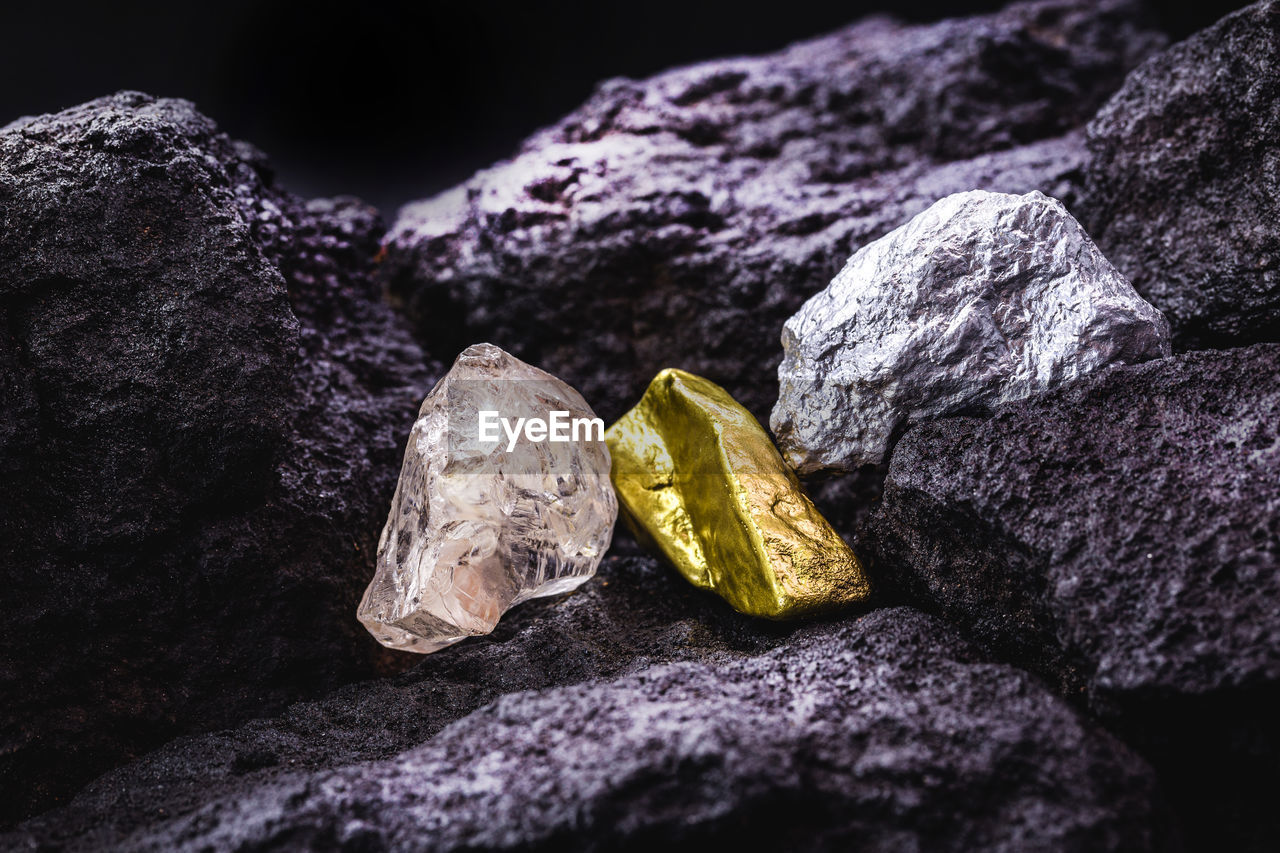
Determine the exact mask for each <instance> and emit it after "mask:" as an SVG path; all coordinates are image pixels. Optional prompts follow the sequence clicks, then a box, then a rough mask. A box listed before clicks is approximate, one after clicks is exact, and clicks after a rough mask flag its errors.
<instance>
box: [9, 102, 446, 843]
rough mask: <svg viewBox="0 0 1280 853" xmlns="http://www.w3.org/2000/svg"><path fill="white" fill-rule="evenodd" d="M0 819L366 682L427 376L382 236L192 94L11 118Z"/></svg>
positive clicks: (366, 212)
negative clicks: (391, 283) (161, 747)
mask: <svg viewBox="0 0 1280 853" xmlns="http://www.w3.org/2000/svg"><path fill="white" fill-rule="evenodd" d="M0 222H2V223H3V228H0V411H3V413H4V416H3V418H0V471H2V472H3V477H4V494H3V496H0V588H3V593H0V595H2V596H3V599H2V600H3V602H4V611H5V616H4V619H3V620H2V621H0V695H3V696H4V697H5V699H4V702H3V703H2V704H0V732H3V735H2V737H3V741H2V744H0V819H3V818H14V817H17V816H21V815H23V814H24V813H28V812H29V811H30V810H32V809H34V808H37V807H44V806H49V805H52V804H54V803H56V802H57V801H58V800H59V798H60V797H61V796H63V795H65V794H67V793H68V792H70V791H73V790H75V789H76V788H77V787H78V786H79V785H80V784H83V783H84V782H85V781H87V780H88V779H90V778H92V777H93V776H94V775H96V774H97V773H99V772H101V771H102V770H103V769H105V768H107V767H109V766H111V765H112V764H115V763H118V762H120V761H121V760H123V759H127V758H129V757H132V756H134V755H137V754H138V753H139V752H140V751H142V750H145V749H148V748H151V747H153V746H155V745H157V744H159V743H161V742H163V741H164V740H166V739H168V738H169V737H172V736H173V735H175V734H179V733H182V732H186V731H193V730H202V729H203V730H208V729H212V728H217V727H222V726H227V725H232V724H235V723H238V722H241V721H243V720H245V719H247V718H249V717H252V716H257V715H261V714H263V713H269V712H271V711H273V710H275V709H278V708H280V707H283V705H284V704H285V703H287V702H289V701H296V700H297V699H299V698H302V697H305V696H308V695H317V692H318V691H321V690H324V689H327V688H331V687H332V686H334V685H336V684H339V683H342V682H343V681H347V680H351V679H352V678H354V677H357V675H358V674H366V675H367V674H368V673H369V672H371V671H374V670H375V669H376V667H377V666H378V665H379V661H380V660H385V658H383V657H381V656H380V653H379V652H378V647H377V645H376V644H375V643H373V642H372V641H371V640H370V639H369V638H368V636H367V635H365V633H364V631H363V629H361V628H360V626H359V625H358V624H357V623H356V622H355V620H354V619H353V618H352V614H353V613H354V610H355V606H356V603H357V602H358V601H359V599H360V592H361V589H362V588H363V585H364V583H365V582H366V581H367V579H368V577H369V575H370V573H371V572H372V566H373V552H374V549H375V547H376V544H377V536H378V531H379V529H380V528H381V525H382V523H383V521H384V520H385V518H386V507H387V501H389V500H390V497H391V494H392V492H393V490H394V488H395V472H396V460H397V456H398V454H399V452H400V447H401V446H402V444H403V441H404V435H405V434H406V432H407V430H408V427H409V425H410V424H411V422H412V416H413V411H414V408H415V406H416V405H417V402H418V400H420V399H421V397H422V394H423V393H425V391H426V389H427V388H428V387H430V380H431V378H432V376H431V365H429V364H428V362H427V361H426V359H425V358H424V356H423V354H422V351H421V350H420V348H419V347H418V345H417V344H415V343H414V342H413V341H412V339H411V338H410V337H409V335H408V334H407V332H406V331H405V330H404V329H402V328H401V326H400V325H399V324H398V322H397V320H396V319H395V317H394V316H393V314H392V313H391V311H390V310H389V308H388V307H386V306H385V305H384V304H383V303H382V302H381V301H380V299H379V291H378V288H377V287H376V286H375V285H374V284H372V283H371V276H370V272H371V268H372V259H373V256H374V253H375V252H376V251H377V249H378V241H379V238H380V235H381V225H380V223H379V219H378V216H377V213H376V211H374V210H372V209H371V208H368V207H366V206H365V205H363V204H361V203H359V202H358V201H355V200H353V199H338V200H332V201H328V200H321V201H313V202H304V201H302V200H300V199H297V198H295V197H293V196H291V195H289V194H287V193H285V192H284V191H282V190H281V189H279V188H278V187H276V186H275V185H274V184H273V183H272V179H271V175H270V170H269V168H268V166H267V164H266V162H265V160H264V158H263V156H262V155H261V154H260V153H258V152H256V151H255V150H254V149H252V148H250V147H249V146H246V145H243V144H241V143H237V142H233V141H231V140H230V139H228V138H227V137H225V136H223V135H222V134H220V133H218V132H217V129H216V128H215V126H214V125H213V123H212V122H211V121H209V119H207V118H205V117H204V116H202V115H200V114H199V113H198V112H196V111H195V109H194V108H193V106H192V105H191V104H189V103H187V102H185V101H177V100H156V99H153V98H151V97H148V96H146V95H141V94H137V93H121V94H118V95H115V96H113V97H109V98H102V99H100V100H97V101H92V102H90V103H87V104H84V105H82V106H79V107H75V108H72V109H69V110H66V111H64V112H61V113H57V114H54V115H46V116H41V117H38V118H27V119H22V120H19V121H17V122H14V123H12V124H10V125H8V126H7V127H5V128H4V129H3V130H0Z"/></svg>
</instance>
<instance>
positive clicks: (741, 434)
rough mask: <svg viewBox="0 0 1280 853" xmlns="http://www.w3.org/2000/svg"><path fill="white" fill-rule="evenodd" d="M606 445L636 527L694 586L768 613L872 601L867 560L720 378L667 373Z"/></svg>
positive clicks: (790, 614)
mask: <svg viewBox="0 0 1280 853" xmlns="http://www.w3.org/2000/svg"><path fill="white" fill-rule="evenodd" d="M605 441H606V442H607V443H608V445H609V453H610V455H611V456H612V458H613V470H612V473H611V477H612V479H613V486H614V488H615V489H616V490H617V492H618V498H619V500H620V502H621V504H622V508H623V512H624V517H625V518H626V520H627V523H628V526H630V527H631V529H632V530H633V531H634V532H635V534H636V536H637V538H639V539H640V541H641V542H643V543H645V544H646V545H648V546H650V547H652V548H656V549H657V550H658V551H660V552H661V553H662V554H663V556H665V557H666V558H667V559H668V560H670V561H671V562H672V563H674V564H675V567H676V568H677V569H679V570H680V573H681V574H682V575H684V576H685V577H686V578H688V579H689V581H690V582H691V583H693V585H694V586H698V587H702V588H703V589H709V590H712V591H714V592H716V593H717V594H719V595H720V596H721V597H722V598H724V599H725V600H726V601H728V602H729V604H730V605H732V606H733V608H734V609H735V610H739V611H741V612H743V613H749V614H751V615H753V616H764V617H766V618H769V619H791V618H795V617H798V616H806V615H809V614H813V613H819V612H824V611H830V610H834V609H836V608H839V607H842V606H844V605H846V604H851V603H853V602H857V601H862V600H864V599H866V597H867V595H868V592H869V588H868V585H867V578H866V575H865V574H864V573H863V570H862V565H861V564H860V563H859V562H858V558H857V557H856V556H854V554H853V552H852V551H850V550H849V546H848V545H846V544H845V543H844V540H842V539H841V538H840V536H839V535H838V534H837V533H836V532H835V530H833V529H832V528H831V525H830V524H828V523H827V520H826V519H825V518H823V517H822V515H821V514H820V513H819V512H818V510H817V508H816V507H815V506H814V505H813V502H812V501H810V500H809V498H808V497H807V496H806V495H805V494H804V492H803V491H801V489H800V483H799V481H798V480H797V479H796V476H795V474H794V473H792V471H791V469H790V468H788V467H787V465H786V463H785V462H783V460H782V456H781V455H780V454H779V453H778V451H777V449H776V448H775V447H774V446H773V442H771V441H770V440H769V436H768V435H767V434H766V433H765V431H764V428H763V427H761V426H760V422H759V421H757V420H756V419H755V418H754V417H752V415H751V413H750V412H748V411H747V410H746V409H744V408H743V407H742V406H740V405H739V404H738V402H737V401H736V400H734V399H733V398H732V397H730V396H729V394H728V392H726V391H725V390H724V389H723V388H721V387H720V386H719V385H716V384H715V383H714V382H709V381H708V380H706V379H703V378H701V377H699V376H694V375H693V374H691V373H686V372H684V371H683V370H674V369H670V368H669V369H667V370H664V371H662V372H661V373H659V374H658V375H657V376H655V377H654V379H653V381H652V382H650V383H649V388H648V389H647V390H646V391H645V392H644V397H643V398H641V400H640V402H639V403H638V404H637V405H636V407H635V408H634V409H632V410H631V411H630V412H627V414H626V415H624V416H623V417H622V419H621V420H619V421H618V422H617V423H616V424H614V425H613V426H611V427H609V429H608V430H607V431H606V433H605Z"/></svg>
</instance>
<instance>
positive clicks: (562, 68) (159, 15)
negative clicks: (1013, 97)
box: [0, 0, 1243, 214]
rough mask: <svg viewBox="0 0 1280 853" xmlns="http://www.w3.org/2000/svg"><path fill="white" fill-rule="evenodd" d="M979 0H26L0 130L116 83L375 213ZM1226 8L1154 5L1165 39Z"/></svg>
mask: <svg viewBox="0 0 1280 853" xmlns="http://www.w3.org/2000/svg"><path fill="white" fill-rule="evenodd" d="M1001 5H1003V4H1002V3H1001V2H999V0H995V2H989V1H988V2H981V0H963V1H962V2H951V3H943V2H929V0H920V1H919V2H917V0H899V2H896V3H894V2H886V0H849V2H843V3H835V2H813V0H776V2H770V3H754V2H746V0H737V2H726V0H711V1H710V2H699V0H636V2H612V0H600V2H595V3H590V4H586V3H584V4H555V5H549V4H548V5H542V4H538V3H535V2H529V3H523V4H515V3H510V4H508V3H485V2H466V0H462V2H453V3H429V2H423V3H415V4H404V5H389V4H380V3H360V2H358V0H345V2H341V3H334V2H301V1H300V0H266V2H248V0H228V1H227V2H222V3H218V4H202V3H198V2H196V3H183V2H169V3H160V2H151V0H148V2H140V3H130V4H128V5H127V6H126V5H113V4H110V3H98V4H88V3H86V4H83V5H78V4H70V5H68V4H65V3H58V2H48V0H45V2H40V0H37V2H24V3H21V4H12V5H11V6H10V8H7V9H5V10H4V11H3V13H0V15H2V16H3V17H2V18H0V21H3V23H0V27H2V29H0V33H2V35H0V72H2V73H0V124H4V123H6V122H8V121H9V120H11V119H13V118H16V117H18V116H20V115H24V114H34V113H42V112H50V111H54V110H58V109H62V108H64V107H68V106H71V105H73V104H77V103H80V102H82V101H85V100H88V99H90V98H93V97H97V96H99V95H104V94H108V93H110V92H114V91H116V90H118V89H126V88H127V89H141V90H143V91H146V92H150V93H152V94H156V95H166V96H180V97H185V98H190V99H191V100H194V101H195V102H196V103H197V104H198V105H199V106H200V108H201V109H202V110H203V111H204V112H205V113H207V114H208V115H210V116H212V117H213V118H214V119H216V120H217V121H218V123H219V124H220V125H221V126H222V128H223V129H224V130H226V131H228V132H229V133H231V134H232V135H233V136H236V137H238V138H241V139H247V140H249V141H251V142H253V143H255V144H256V145H258V146H259V147H260V148H262V149H263V150H265V151H266V152H267V153H268V154H270V155H271V158H272V160H273V162H274V163H275V165H276V168H277V172H278V173H279V175H280V177H281V179H282V180H283V182H284V183H285V185H286V186H288V187H289V188H290V189H293V190H294V191H296V192H299V193H301V194H303V195H307V196H311V195H334V194H339V193H351V194H354V195H359V196H361V197H363V198H365V199H367V200H368V201H371V202H373V203H375V204H377V205H378V206H380V207H381V208H383V210H384V212H385V213H388V214H390V213H392V212H393V211H394V208H395V207H396V206H397V205H399V204H401V203H403V202H405V201H408V200H411V199H414V198H421V197H424V196H427V195H430V194H433V193H434V192H437V191H439V190H442V189H446V188H447V187H449V186H452V185H453V184H455V183H458V182H459V181H461V180H463V179H465V178H467V177H468V176H469V175H470V174H471V173H472V172H474V171H475V170H476V169H478V168H481V167H483V166H486V165H488V164H490V163H492V162H493V161H495V160H497V159H500V158H502V157H505V156H507V155H508V154H510V153H511V152H512V150H513V149H514V148H515V146H516V145H518V143H519V142H520V140H522V139H523V138H524V137H525V136H527V135H528V134H529V133H530V132H532V131H533V130H535V129H537V128H538V127H540V126H543V125H545V124H548V123H550V122H552V121H554V120H555V119H557V118H559V117H560V116H561V115H563V114H564V113H566V112H568V111H569V110H571V109H573V108H574V107H575V106H577V105H578V104H579V103H580V102H581V101H582V100H583V99H584V98H586V97H587V95H588V94H589V93H590V92H591V90H592V88H593V87H594V85H595V84H596V83H597V82H598V81H600V80H602V79H605V78H608V77H613V76H618V75H625V76H631V77H638V76H645V75H648V74H652V73H654V72H656V71H660V70H662V69H663V68H667V67H670V66H672V65H679V64H684V63H688V62H693V61H697V60H700V59H710V58H713V57H716V56H725V55H733V54H743V53H759V52H764V51H770V50H774V49H777V48H780V47H782V46H784V45H786V44H787V43H789V42H792V41H795V40H797V39H801V38H805V37H808V36H812V35H816V34H819V33H823V32H826V31H830V30H833V29H835V28H837V27H839V26H841V25H843V24H845V23H847V22H849V21H851V20H854V19H856V18H858V17H860V16H862V15H865V14H868V13H870V12H874V11H877V10H883V9H888V10H890V11H891V12H892V13H893V14H895V15H897V16H899V17H903V18H908V19H913V20H931V19H936V18H940V17H945V16H949V15H960V14H965V13H968V12H973V11H980V10H989V9H995V8H999V7H1000V6H1001ZM1235 5H1243V4H1236V3H1229V4H1217V3H1208V4H1205V3H1190V2H1177V3H1158V4H1157V3H1154V2H1153V4H1152V10H1153V14H1155V15H1157V16H1158V17H1159V18H1161V19H1163V22H1164V24H1165V25H1166V27H1167V28H1169V29H1170V30H1172V31H1173V32H1174V33H1175V34H1178V35H1185V34H1188V33H1190V32H1192V31H1194V30H1195V29H1199V28H1200V27H1202V26H1205V25H1207V24H1209V23H1211V22H1212V21H1213V20H1214V19H1215V18H1217V17H1218V16H1221V15H1222V14H1225V13H1226V11H1227V9H1228V7H1230V6H1235Z"/></svg>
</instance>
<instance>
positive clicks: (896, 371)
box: [769, 190, 1170, 473]
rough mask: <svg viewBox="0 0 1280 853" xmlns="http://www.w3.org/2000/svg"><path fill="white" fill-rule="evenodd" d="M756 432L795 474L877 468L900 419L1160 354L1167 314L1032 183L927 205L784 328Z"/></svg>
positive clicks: (867, 250) (905, 421) (1015, 394)
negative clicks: (772, 401) (764, 430)
mask: <svg viewBox="0 0 1280 853" xmlns="http://www.w3.org/2000/svg"><path fill="white" fill-rule="evenodd" d="M782 346H783V351H784V355H783V360H782V364H781V365H780V366H779V368H778V380H779V385H780V388H779V395H778V402H777V404H776V405H775V406H774V409H773V414H772V417H771V418H770V421H769V423H770V426H771V427H772V429H773V432H774V434H775V436H776V437H777V440H778V444H779V446H780V447H781V449H782V451H783V455H784V457H785V458H786V459H787V461H788V462H789V463H790V464H791V465H792V466H793V467H794V468H796V469H797V470H798V471H800V472H801V473H813V472H816V471H820V470H833V471H850V470H853V469H855V468H857V467H858V466H860V465H863V464H868V463H881V462H883V461H884V460H885V459H886V457H887V455H888V453H889V450H890V449H891V445H892V443H893V441H894V440H895V439H896V437H897V436H898V435H899V434H900V433H901V431H902V429H903V428H905V427H906V426H907V425H909V424H911V423H914V422H917V421H921V420H925V419H928V418H934V417H938V416H941V415H945V414H948V413H953V412H957V411H961V410H972V409H985V408H989V407H993V406H996V405H999V404H1001V403H1007V402H1010V401H1013V400H1018V399H1022V398H1025V397H1028V396H1031V395H1033V394H1037V393H1040V392H1042V391H1046V390H1048V389H1050V388H1054V387H1056V386H1058V385H1062V384H1063V383H1066V382H1070V381H1072V380H1073V379H1076V378H1077V377H1080V376H1083V375H1085V374H1087V373H1091V372H1093V371H1095V370H1098V369H1099V368H1101V367H1105V366H1106V365H1109V364H1117V363H1133V362H1139V361H1145V360H1148V359H1152V358H1160V357H1163V356H1167V355H1169V351H1170V350H1169V324H1168V323H1167V321H1166V320H1165V318H1164V315H1163V314H1161V313H1160V312H1159V311H1158V310H1156V309H1155V308H1154V307H1152V306H1151V305H1150V304H1148V303H1147V302H1146V301H1145V300H1143V299H1142V297H1140V296H1139V295H1138V294H1137V292H1136V291H1134V289H1133V287H1132V285H1130V284H1129V282H1128V281H1127V280H1126V279H1125V278H1124V276H1122V275H1120V273H1119V272H1117V271H1116V269H1115V267H1113V266H1112V265H1111V263H1110V262H1109V261H1107V259H1106V258H1105V257H1103V256H1102V253H1101V252H1100V251H1099V250H1098V248H1097V246H1095V245H1094V243H1093V241H1092V240H1090V239H1089V236H1088V235H1087V234H1086V233H1085V232H1084V229H1083V228H1081V227H1080V224H1079V223H1078V222H1076V220H1075V219H1074V218H1073V217H1072V216H1071V214H1070V213H1068V212H1067V210H1066V208H1064V207H1063V206H1062V204H1061V203H1060V202H1058V201H1057V200H1056V199H1052V198H1049V197H1047V196H1045V195H1043V194H1042V193H1039V192H1031V193H1027V194H1026V195H1009V194H1005V193H992V192H985V191H980V190H975V191H973V192H965V193H957V194H955V195H950V196H947V197H946V198H944V199H942V200H940V201H938V202H936V203H935V204H934V205H933V206H932V207H930V208H929V209H928V210H926V211H924V212H923V213H921V214H920V215H918V216H916V217H915V218H914V219H912V220H911V221H909V222H908V223H907V224H905V225H903V226H901V227H900V228H898V229H897V230H895V231H893V232H891V233H889V234H886V235H885V236H884V237H882V238H881V239H879V240H876V241H875V242H873V243H870V244H868V245H866V246H864V247H862V248H861V249H860V250H858V252H856V253H855V254H854V255H853V257H851V258H850V259H849V261H848V263H847V264H845V267H844V269H843V270H841V272H840V273H839V274H838V275H837V276H836V277H835V279H833V280H832V282H831V284H830V285H828V286H827V288H826V289H825V290H823V291H822V292H820V293H818V294H816V295H815V296H814V297H812V298H811V299H810V300H809V301H808V302H806V303H805V304H804V306H803V307H801V309H800V310H799V311H798V312H797V313H796V314H795V315H794V316H792V317H791V319H789V320H788V321H787V322H786V325H785V326H784V328H783V332H782Z"/></svg>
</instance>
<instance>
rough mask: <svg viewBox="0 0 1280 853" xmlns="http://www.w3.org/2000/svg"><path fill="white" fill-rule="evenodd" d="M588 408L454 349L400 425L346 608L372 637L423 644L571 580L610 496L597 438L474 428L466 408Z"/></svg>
mask: <svg viewBox="0 0 1280 853" xmlns="http://www.w3.org/2000/svg"><path fill="white" fill-rule="evenodd" d="M482 410H491V411H498V412H501V413H502V414H503V416H505V417H509V418H511V419H512V420H513V422H514V419H515V418H517V417H540V418H544V419H545V418H547V417H548V415H549V413H550V412H552V411H557V410H558V411H567V412H569V416H570V417H572V418H582V417H586V418H594V417H595V414H594V413H593V412H592V411H591V408H590V407H589V406H588V405H587V403H586V402H585V401H584V400H583V399H582V396H581V395H580V394H578V392H577V391H575V390H573V389H572V388H570V387H569V386H568V385H566V384H565V383H564V382H561V381H560V380H559V379H556V378H555V377H554V376H551V375H550V374H549V373H546V372H544V371H541V370H538V369H537V368H535V367H532V366H530V365H528V364H525V363H524V362H522V361H520V360H519V359H517V358H515V357H514V356H512V355H510V354H509V353H506V352H504V351H503V350H501V349H499V348H498V347H496V346H493V345H491V344H476V345H474V346H471V347H468V348H467V349H466V350H465V351H463V353H462V354H461V355H459V356H458V359H457V361H456V362H454V365H453V367H452V368H451V369H450V371H449V373H448V374H447V375H446V376H445V377H444V378H443V379H442V380H440V382H439V383H437V385H436V387H435V388H433V389H432V391H431V393H430V394H428V395H427V398H426V400H424V401H423V404H422V408H421V410H420V411H419V413H418V419H417V421H416V422H415V423H414V426H413V431H412V433H411V434H410V436H409V443H408V447H407V448H406V451H405V458H404V464H403V466H402V468H401V472H400V481H399V483H398V485H397V486H396V494H395V498H394V499H393V501H392V507H391V514H390V516H389V517H388V519H387V525H386V527H385V528H384V529H383V531H382V539H381V541H380V543H379V545H378V563H377V570H376V573H375V575H374V578H373V580H372V582H370V584H369V588H368V589H367V590H366V591H365V594H364V598H363V600H362V601H361V602H360V607H359V610H358V611H357V616H358V618H359V619H360V621H361V622H362V623H363V624H364V626H365V627H366V628H368V629H369V632H370V633H372V634H373V636H374V637H376V638H377V640H378V641H379V642H380V643H382V644H383V645H385V646H389V647H391V648H396V649H403V650H406V651H414V652H424V653H425V652H433V651H436V650H438V649H441V648H444V647H445V646H447V645H450V644H452V643H456V642H458V641H459V640H462V639H465V638H466V637H468V636H474V635H478V634H487V633H489V632H490V631H492V630H493V628H494V626H495V625H496V624H497V622H498V619H499V618H500V617H501V616H502V614H503V613H505V612H506V611H507V610H508V609H509V608H511V607H512V606H514V605H516V604H519V603H520V602H521V601H525V600H528V599H530V598H538V597H541V596H548V595H557V594H560V593H564V592H568V591H570V590H572V589H575V588H576V587H577V586H579V585H580V584H582V583H583V582H584V581H586V580H587V579H588V578H590V577H591V576H592V575H593V574H595V571H596V567H597V566H598V565H599V563H600V559H601V557H603V555H604V553H605V551H606V550H607V549H608V547H609V540H610V537H611V535H612V531H613V522H614V519H615V518H616V516H617V511H618V504H617V499H616V497H615V496H614V493H613V488H612V486H611V485H610V482H609V452H608V449H607V447H606V445H605V443H604V442H603V441H590V440H579V441H570V442H553V441H541V442H534V441H529V440H528V439H527V438H523V437H522V438H521V439H520V441H519V443H518V445H517V446H516V447H515V448H514V449H513V450H510V451H508V450H507V437H506V436H505V435H504V436H503V437H502V439H501V440H500V441H498V442H497V443H496V444H495V443H492V442H489V443H486V442H481V441H480V440H479V437H480V433H479V425H478V423H477V420H478V417H477V416H478V413H479V412H480V411H482Z"/></svg>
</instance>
